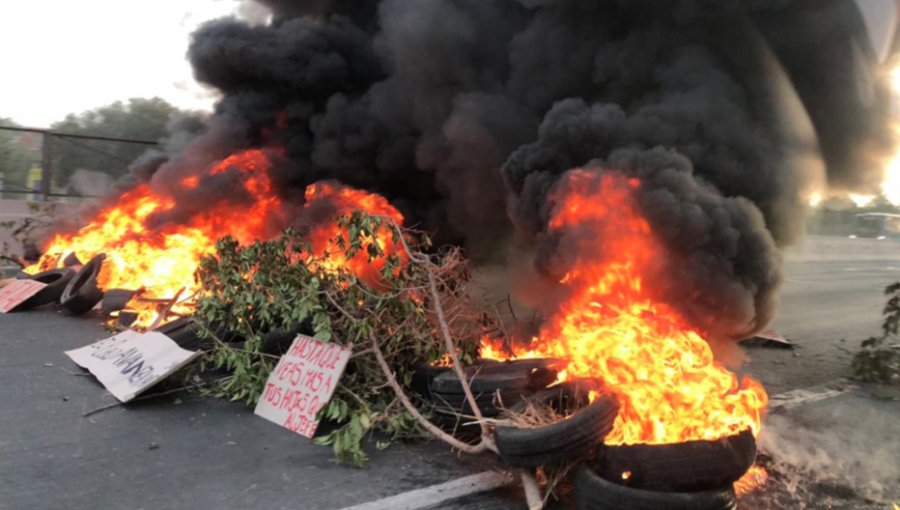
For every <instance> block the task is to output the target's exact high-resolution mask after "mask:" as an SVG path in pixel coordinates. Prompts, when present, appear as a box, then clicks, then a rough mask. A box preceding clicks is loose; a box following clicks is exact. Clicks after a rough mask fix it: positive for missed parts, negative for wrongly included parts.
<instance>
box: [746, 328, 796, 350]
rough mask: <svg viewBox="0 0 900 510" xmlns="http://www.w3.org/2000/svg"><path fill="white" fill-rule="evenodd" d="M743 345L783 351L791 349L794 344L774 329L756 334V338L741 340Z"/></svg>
mask: <svg viewBox="0 0 900 510" xmlns="http://www.w3.org/2000/svg"><path fill="white" fill-rule="evenodd" d="M741 343H742V344H743V345H746V346H748V347H780V348H783V349H792V348H794V347H795V345H794V343H793V342H791V341H790V340H788V339H787V338H785V337H783V336H781V334H780V333H779V332H777V331H775V330H774V329H766V330H763V331H761V332H759V333H757V334H756V336H753V337H750V338H747V339H744V340H741Z"/></svg>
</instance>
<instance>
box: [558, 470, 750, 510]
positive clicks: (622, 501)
mask: <svg viewBox="0 0 900 510" xmlns="http://www.w3.org/2000/svg"><path fill="white" fill-rule="evenodd" d="M574 496H575V508H577V509H578V510H734V509H735V508H736V507H737V501H736V497H735V494H734V489H732V488H730V487H729V488H726V489H718V490H712V491H705V492H653V491H647V490H641V489H632V488H631V487H624V486H622V485H617V484H615V483H612V482H610V481H607V480H604V479H603V478H602V477H601V476H600V475H598V474H597V473H594V472H593V471H591V470H590V469H589V468H587V467H585V466H581V467H579V468H578V470H577V471H576V472H575V494H574Z"/></svg>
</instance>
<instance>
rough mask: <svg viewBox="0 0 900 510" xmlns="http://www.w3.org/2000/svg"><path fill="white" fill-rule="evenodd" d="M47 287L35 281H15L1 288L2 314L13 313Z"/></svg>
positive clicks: (0, 310)
mask: <svg viewBox="0 0 900 510" xmlns="http://www.w3.org/2000/svg"><path fill="white" fill-rule="evenodd" d="M46 286H47V284H46V283H41V282H36V281H34V280H14V281H12V282H10V283H8V284H6V285H4V286H3V287H0V313H7V312H9V311H11V310H12V309H13V308H15V307H17V306H19V305H21V304H22V303H24V302H25V301H26V300H27V299H28V298H30V297H31V296H33V295H35V294H37V293H38V292H40V291H41V289H43V288H44V287H46Z"/></svg>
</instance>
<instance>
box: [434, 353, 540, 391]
mask: <svg viewBox="0 0 900 510" xmlns="http://www.w3.org/2000/svg"><path fill="white" fill-rule="evenodd" d="M554 363H555V360H540V359H534V360H520V361H510V362H506V363H495V364H479V365H473V366H469V367H466V368H465V369H464V371H465V373H466V377H467V378H468V380H469V387H470V388H471V389H472V391H473V392H474V393H493V392H494V391H496V390H520V391H525V390H531V391H536V390H540V389H543V388H545V387H546V386H547V385H548V384H550V383H552V382H553V381H555V380H556V370H555V369H554V368H553V364H554ZM431 391H432V392H436V393H444V394H446V393H460V394H461V393H463V388H462V383H461V381H460V380H459V378H458V377H457V376H456V372H454V371H452V370H449V371H446V372H444V373H441V374H439V375H437V376H435V378H434V379H433V380H432V382H431Z"/></svg>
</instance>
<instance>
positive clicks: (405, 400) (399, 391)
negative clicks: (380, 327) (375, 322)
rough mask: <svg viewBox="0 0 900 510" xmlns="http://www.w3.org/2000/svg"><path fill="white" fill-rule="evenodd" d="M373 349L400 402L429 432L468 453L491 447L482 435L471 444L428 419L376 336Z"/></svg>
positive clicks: (482, 450) (373, 339)
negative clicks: (388, 359)
mask: <svg viewBox="0 0 900 510" xmlns="http://www.w3.org/2000/svg"><path fill="white" fill-rule="evenodd" d="M372 351H373V353H374V354H375V359H376V360H378V366H380V367H381V371H382V372H384V375H385V377H387V380H388V384H389V385H390V387H391V389H393V390H394V394H396V395H397V398H399V399H400V403H401V404H403V407H405V408H406V410H407V412H409V414H411V415H412V416H413V418H415V419H416V421H418V422H419V424H421V425H422V427H424V428H425V430H427V431H428V432H431V434H432V435H434V436H435V437H436V438H438V439H440V440H441V441H443V442H445V443H447V444H449V445H450V446H452V447H453V448H456V449H457V450H459V451H462V452H466V453H472V454H475V453H482V452H484V451H486V450H488V449H489V447H488V445H487V444H486V443H485V442H484V438H483V437H482V441H481V442H480V443H478V444H475V445H471V444H468V443H464V442H462V441H460V440H459V439H456V438H455V437H453V436H451V435H450V434H447V433H446V432H444V431H443V430H441V429H440V428H439V427H438V426H437V425H435V424H433V423H431V422H430V421H428V418H425V417H424V416H422V413H420V412H419V410H418V409H416V406H415V405H413V403H412V402H411V401H410V400H409V397H408V396H407V395H406V392H405V391H403V388H402V387H401V386H400V383H398V382H397V378H396V377H394V372H393V371H392V370H391V367H390V366H389V365H388V363H387V361H386V360H385V359H384V354H382V353H381V348H380V347H379V346H378V340H376V339H375V338H374V337H373V338H372Z"/></svg>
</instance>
